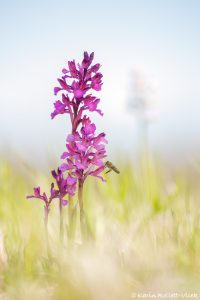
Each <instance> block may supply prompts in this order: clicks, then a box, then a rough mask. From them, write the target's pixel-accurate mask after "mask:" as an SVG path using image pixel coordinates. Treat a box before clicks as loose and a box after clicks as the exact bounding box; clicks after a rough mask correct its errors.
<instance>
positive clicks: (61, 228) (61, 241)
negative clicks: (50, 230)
mask: <svg viewBox="0 0 200 300" xmlns="http://www.w3.org/2000/svg"><path fill="white" fill-rule="evenodd" d="M59 211H60V243H61V245H62V244H63V237H64V228H63V207H62V199H61V198H60V199H59Z"/></svg>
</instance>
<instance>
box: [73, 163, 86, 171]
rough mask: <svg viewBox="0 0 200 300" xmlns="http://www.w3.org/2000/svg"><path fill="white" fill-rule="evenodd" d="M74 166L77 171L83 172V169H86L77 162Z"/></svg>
mask: <svg viewBox="0 0 200 300" xmlns="http://www.w3.org/2000/svg"><path fill="white" fill-rule="evenodd" d="M75 165H76V167H77V169H79V170H85V168H86V167H85V166H84V165H83V164H81V163H79V162H76V163H75Z"/></svg>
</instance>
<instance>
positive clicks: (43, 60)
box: [0, 0, 200, 166]
mask: <svg viewBox="0 0 200 300" xmlns="http://www.w3.org/2000/svg"><path fill="white" fill-rule="evenodd" d="M0 6H1V9H0V32H1V47H0V65H1V72H0V87H1V98H0V104H1V110H0V122H1V126H0V147H1V152H5V153H7V155H8V153H10V154H9V155H11V153H12V152H13V153H15V154H16V153H18V154H19V155H20V156H21V157H23V158H24V159H25V160H26V161H29V162H31V163H33V164H36V165H37V166H42V165H43V166H45V165H46V164H48V162H49V160H50V159H51V157H52V156H55V157H58V156H59V153H60V152H61V151H62V150H63V149H64V145H65V137H66V134H67V133H68V131H69V124H68V123H67V121H66V118H65V117H62V116H60V117H58V118H56V119H55V120H54V121H51V119H50V113H51V111H52V109H53V102H54V101H55V100H56V98H55V96H54V95H53V87H54V86H56V85H57V82H56V79H57V78H58V77H59V76H60V74H61V70H62V68H63V67H64V66H66V64H67V61H68V60H71V59H73V58H75V59H76V61H79V60H81V59H82V53H83V51H85V50H87V51H88V52H91V51H94V52H95V61H96V62H100V63H101V65H102V69H101V70H102V72H103V75H104V80H103V81H104V85H103V90H102V92H101V94H100V96H101V99H102V103H101V107H102V110H103V111H104V113H105V115H104V117H103V119H102V118H101V117H99V116H98V115H97V116H93V118H94V119H95V122H97V124H98V128H99V131H100V130H103V131H105V132H106V134H107V137H108V140H109V145H108V153H109V155H110V156H111V157H112V156H113V155H116V154H117V155H119V154H121V155H129V156H130V157H133V155H135V153H136V149H137V143H138V127H139V126H138V120H137V116H136V114H135V111H134V110H132V109H131V106H130V102H131V101H132V100H133V99H134V97H135V96H134V84H135V83H134V82H135V74H140V75H139V76H140V78H142V82H143V83H142V84H143V85H145V86H146V82H147V86H148V88H147V89H148V92H147V95H146V96H145V97H146V98H147V101H149V100H148V99H149V98H150V108H148V111H147V114H148V116H147V118H148V120H150V122H149V126H148V127H149V129H148V139H149V145H150V146H149V147H151V149H152V150H153V151H155V152H156V153H157V154H158V155H159V156H160V157H162V159H164V160H167V161H171V162H173V163H175V162H176V163H177V162H178V163H179V162H180V163H185V164H188V163H189V164H190V163H191V162H193V160H194V159H196V158H198V153H199V149H200V140H199V136H200V118H199V111H200V84H199V79H200V59H199V53H200V34H199V31H200V18H199V13H200V3H199V1H198V0H190V1H188V0H176V1H174V0H168V1H162V0H161V1H160V0H152V1H150V0H133V1H131V0H124V1H118V0H116V1H105V0H102V1H88V0H85V1H68V0H65V1H64V0H63V1H60V0H58V1H51V0H49V1H45V0H43V1H38V0H35V1H20V0H19V1H1V4H0ZM136 77H137V76H136Z"/></svg>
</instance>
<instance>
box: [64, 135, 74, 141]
mask: <svg viewBox="0 0 200 300" xmlns="http://www.w3.org/2000/svg"><path fill="white" fill-rule="evenodd" d="M74 139H75V137H74V135H73V134H68V136H67V140H66V141H67V142H69V143H70V142H73V141H74Z"/></svg>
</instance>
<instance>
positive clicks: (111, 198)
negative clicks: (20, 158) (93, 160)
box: [0, 159, 200, 300]
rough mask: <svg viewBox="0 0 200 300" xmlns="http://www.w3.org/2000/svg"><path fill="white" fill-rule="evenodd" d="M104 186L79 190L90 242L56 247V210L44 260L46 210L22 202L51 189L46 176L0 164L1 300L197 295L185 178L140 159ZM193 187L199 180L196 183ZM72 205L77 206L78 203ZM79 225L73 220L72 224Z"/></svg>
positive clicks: (194, 221) (195, 244) (196, 243)
mask: <svg viewBox="0 0 200 300" xmlns="http://www.w3.org/2000/svg"><path fill="white" fill-rule="evenodd" d="M120 169H121V173H120V175H117V174H114V173H109V174H108V175H106V176H107V183H102V182H100V181H98V180H96V179H95V178H90V179H88V180H87V183H86V185H85V188H84V203H85V213H86V217H87V223H88V240H87V241H85V242H84V243H82V242H81V239H80V233H79V226H77V228H76V235H75V238H74V241H69V240H68V238H67V231H68V211H67V209H68V208H65V212H64V215H65V241H64V247H63V248H61V247H60V243H59V231H58V228H59V221H58V203H56V201H55V202H54V204H53V207H52V210H51V213H50V222H49V234H50V246H51V253H52V256H51V257H48V256H47V253H46V245H45V235H44V224H43V205H42V203H40V201H39V200H34V199H33V200H26V199H25V197H26V195H28V194H31V193H32V187H33V186H37V185H39V184H40V185H41V186H42V188H43V189H44V190H45V189H48V183H49V178H48V177H47V176H46V174H42V173H36V172H34V171H33V170H32V169H30V168H29V169H28V168H24V169H23V168H22V169H20V170H19V168H17V167H16V166H12V165H11V164H10V163H9V162H8V161H5V160H1V164H0V274H1V277H0V290H1V293H0V299H20V300H23V299H26V300H27V299H28V300H29V299H58V300H62V299H63V300H65V299H70V300H73V299H81V300H82V299H83V300H84V299H87V300H89V299H95V300H101V299H111V300H112V299H120V300H121V299H131V297H132V295H133V293H137V292H144V293H147V292H160V293H164V292H199V290H198V283H199V281H200V256H199V253H200V232H199V226H200V210H199V207H200V206H199V201H200V199H199V195H200V188H199V187H198V185H197V184H196V183H195V184H192V180H190V181H188V180H187V174H182V173H181V174H180V175H178V176H175V175H174V176H172V175H171V176H169V175H167V172H166V170H162V166H161V165H159V164H158V163H155V162H154V163H153V162H152V161H150V160H147V159H144V160H143V161H142V163H141V164H140V166H139V167H137V169H134V168H133V167H132V165H131V164H130V163H124V164H121V168H120ZM195 182H196V180H195ZM74 201H75V203H76V201H77V199H76V198H75V200H74ZM77 223H78V216H77Z"/></svg>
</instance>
